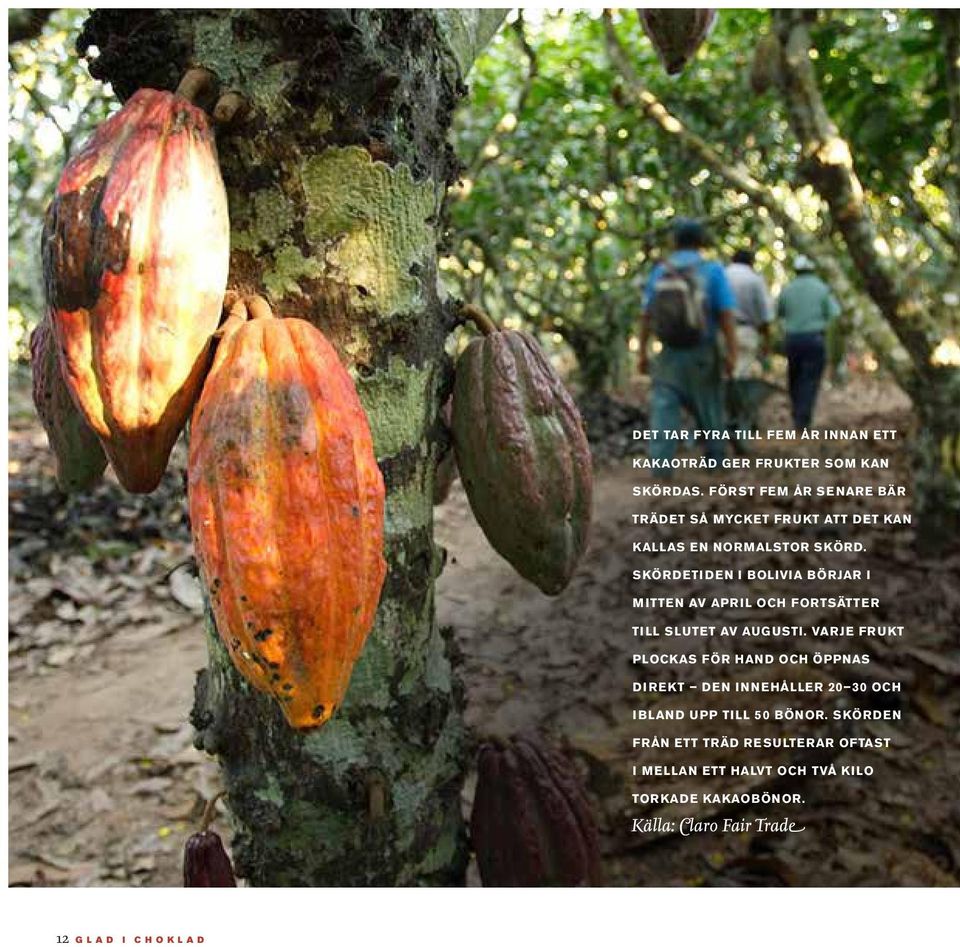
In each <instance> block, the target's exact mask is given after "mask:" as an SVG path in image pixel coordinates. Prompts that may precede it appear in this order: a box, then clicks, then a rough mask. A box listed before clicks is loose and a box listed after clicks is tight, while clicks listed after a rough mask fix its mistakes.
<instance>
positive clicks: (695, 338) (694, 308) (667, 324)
mask: <svg viewBox="0 0 960 947" xmlns="http://www.w3.org/2000/svg"><path fill="white" fill-rule="evenodd" d="M698 269H699V268H698V267H697V266H696V265H694V266H684V267H676V266H673V265H672V264H670V263H664V264H663V271H662V272H661V273H660V276H659V277H658V279H657V281H656V282H655V283H654V286H653V298H652V300H651V301H650V306H649V310H648V311H649V314H650V326H651V328H652V329H653V333H654V335H656V336H657V338H658V339H660V341H661V342H662V343H663V344H664V345H669V346H672V347H673V348H678V349H687V348H692V347H693V346H695V345H699V343H700V342H702V341H703V339H704V334H705V331H706V326H707V297H706V293H705V292H704V288H703V283H702V282H701V280H700V274H699V272H698Z"/></svg>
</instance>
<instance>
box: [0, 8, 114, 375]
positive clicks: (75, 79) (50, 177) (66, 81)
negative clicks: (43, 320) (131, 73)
mask: <svg viewBox="0 0 960 947" xmlns="http://www.w3.org/2000/svg"><path fill="white" fill-rule="evenodd" d="M16 12H25V11H11V18H12V17H13V16H14V14H15V13H16ZM86 15H87V11H86V10H82V9H74V10H55V11H54V12H53V13H52V14H51V15H50V17H49V19H47V20H46V22H45V23H44V24H43V27H42V29H41V31H40V33H39V35H37V36H32V37H30V38H28V39H24V40H21V41H19V42H11V44H10V49H9V58H8V69H9V74H8V82H9V94H8V100H7V105H8V110H9V111H8V115H7V128H8V134H9V152H8V154H9V157H8V165H7V188H8V192H9V203H8V205H7V206H8V210H7V225H8V230H7V240H8V261H9V262H8V266H9V272H8V285H9V292H10V301H9V316H8V349H9V354H10V356H11V357H12V358H17V357H23V356H24V353H25V351H26V344H27V339H28V336H29V332H30V329H32V328H33V326H34V325H36V323H37V321H38V320H39V318H40V315H41V313H42V310H43V276H42V273H41V267H40V232H41V230H42V229H43V215H44V212H45V211H46V208H47V204H49V203H50V198H51V197H52V196H53V192H54V189H55V188H56V186H57V180H58V178H59V177H60V171H61V170H62V168H63V164H64V162H65V161H66V160H67V158H68V157H69V156H70V155H72V154H73V153H74V151H75V150H76V149H77V147H78V146H80V145H82V143H83V141H84V140H85V139H86V138H87V136H88V135H89V134H90V133H91V131H92V130H93V129H94V128H95V127H96V126H97V125H98V124H99V123H100V122H101V121H103V119H104V118H106V116H107V115H108V114H109V113H110V112H111V111H113V110H114V109H116V108H117V107H118V106H119V103H117V102H116V101H115V100H114V97H113V94H112V91H111V89H110V87H109V86H104V85H103V83H101V82H97V81H96V80H94V79H91V78H90V75H89V73H88V72H87V69H86V65H85V63H84V62H83V61H82V60H80V59H78V58H77V53H76V39H77V35H78V34H79V32H80V28H81V26H82V24H83V21H84V19H85V18H86ZM14 25H15V24H14V22H13V20H12V19H11V36H14V35H16V33H15V31H14V29H13V27H14Z"/></svg>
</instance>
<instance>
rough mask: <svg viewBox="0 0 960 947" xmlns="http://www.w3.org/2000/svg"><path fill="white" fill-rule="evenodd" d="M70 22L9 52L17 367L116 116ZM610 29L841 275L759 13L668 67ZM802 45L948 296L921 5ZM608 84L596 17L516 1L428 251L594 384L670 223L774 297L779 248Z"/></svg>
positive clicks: (622, 20) (485, 64)
mask: <svg viewBox="0 0 960 947" xmlns="http://www.w3.org/2000/svg"><path fill="white" fill-rule="evenodd" d="M21 12H22V11H21ZM85 15H86V11H84V10H58V11H55V12H54V13H53V14H52V15H51V16H50V17H49V18H48V19H47V20H46V22H45V23H44V24H43V26H42V29H41V30H40V32H39V33H38V34H37V35H35V36H32V37H29V38H27V39H24V40H21V41H19V42H12V43H11V45H10V49H9V89H10V95H9V134H10V157H9V168H8V178H9V193H10V202H9V241H10V244H9V251H10V272H9V282H10V312H9V327H10V331H9V340H10V341H9V348H10V355H11V357H13V358H18V357H19V358H22V357H23V353H24V350H25V343H26V338H27V335H28V332H29V329H30V327H31V326H32V325H33V324H35V322H36V321H37V319H38V318H39V315H40V312H41V309H42V305H43V294H42V279H41V273H40V260H39V236H40V230H41V227H42V218H43V212H44V209H45V207H46V205H47V203H48V201H49V199H50V196H51V194H52V192H53V189H54V187H55V184H56V180H57V177H58V175H59V172H60V169H61V167H62V165H63V162H64V161H65V159H66V157H67V156H68V155H70V154H71V153H73V152H74V151H75V150H76V148H77V146H78V145H79V144H80V143H81V142H82V141H83V140H84V138H85V137H86V136H87V135H88V134H89V132H90V130H91V129H92V128H93V127H94V126H95V125H96V124H97V123H98V122H100V121H102V120H103V118H104V117H105V116H106V115H107V114H109V112H110V111H111V110H112V109H114V108H116V107H117V103H116V101H115V99H114V97H113V95H112V92H111V90H110V88H109V86H103V85H102V84H101V83H99V82H96V81H94V80H92V79H91V78H90V77H89V74H88V72H87V69H86V64H85V63H84V62H83V61H82V60H79V59H78V58H77V55H76V50H75V41H76V37H77V34H78V32H79V29H80V27H81V25H82V22H83V19H84V17H85ZM614 26H615V30H616V33H617V36H618V38H619V39H620V41H621V43H622V45H623V46H624V47H625V49H626V50H627V52H628V54H629V57H630V59H631V61H632V63H633V65H634V67H635V69H636V70H637V72H638V73H639V75H640V77H641V78H642V81H643V82H644V84H645V85H646V87H647V89H648V90H649V92H650V93H651V94H652V95H653V96H655V97H656V99H658V100H659V101H660V102H661V103H662V104H663V106H664V107H665V108H666V109H667V111H668V112H669V114H670V115H671V116H674V117H675V118H676V120H677V121H678V122H679V123H681V124H682V126H683V127H684V129H685V130H687V131H689V132H691V133H695V134H696V135H698V136H700V137H701V138H702V139H704V140H705V141H706V142H708V143H709V145H710V146H711V147H712V148H713V149H714V151H715V152H716V153H717V154H718V155H719V156H720V157H721V159H722V160H723V162H724V163H726V164H728V165H729V166H730V167H735V168H738V169H743V170H745V171H747V172H749V174H751V175H752V176H753V177H755V178H756V179H758V180H760V181H761V182H763V183H764V184H765V185H766V186H767V187H768V188H770V189H771V191H772V193H773V194H774V195H775V196H776V198H777V200H778V201H779V202H780V203H781V204H782V205H783V207H784V209H785V210H787V211H788V212H789V213H790V214H791V215H792V216H793V217H794V218H796V219H797V220H800V221H801V222H802V224H803V225H804V227H806V228H808V229H809V231H810V232H811V233H813V234H817V235H819V237H820V238H821V239H822V241H823V244H824V246H826V247H828V248H830V252H835V254H836V257H837V260H838V262H839V263H840V264H841V265H842V266H844V267H845V268H846V269H847V270H849V272H850V274H851V276H852V277H855V273H854V271H853V268H852V267H851V266H850V263H849V261H848V259H847V256H846V253H845V251H844V250H843V248H842V246H841V245H839V244H838V243H836V242H835V240H834V238H833V237H832V236H831V228H830V225H829V220H828V217H827V214H826V211H825V208H824V207H823V206H822V203H821V201H820V200H819V198H817V196H816V195H815V194H814V192H813V191H812V189H811V188H810V187H809V186H807V185H805V184H804V183H803V182H802V181H800V179H799V176H798V172H797V158H798V146H797V143H796V141H795V140H794V138H793V136H792V134H791V132H790V129H789V125H788V123H787V119H786V115H785V112H784V109H783V107H782V105H781V102H780V100H779V97H778V92H777V90H776V89H775V88H774V89H772V90H771V91H768V92H765V93H762V94H758V93H757V92H755V91H753V89H752V87H751V82H750V76H751V69H752V64H753V61H754V55H755V47H756V45H757V41H758V39H759V38H760V37H762V36H763V35H764V34H765V33H766V32H768V30H769V15H768V13H767V12H766V11H763V10H723V11H722V12H721V14H720V16H719V20H718V24H717V27H716V29H715V30H714V31H713V33H712V34H711V36H710V38H709V40H708V41H707V43H706V44H705V45H704V46H703V47H702V48H701V50H700V52H699V53H698V55H697V57H696V59H695V61H694V62H693V63H691V64H690V65H689V66H688V67H687V69H686V70H685V71H684V72H683V73H682V74H681V75H680V76H679V77H677V78H673V79H671V78H668V77H667V76H666V75H665V74H664V73H663V71H662V69H661V68H660V66H659V64H658V62H657V60H656V57H655V54H654V52H653V49H652V47H651V46H650V43H649V41H648V40H647V38H646V37H645V36H644V34H643V32H642V30H641V28H640V25H639V22H638V19H637V17H636V15H635V13H634V11H632V10H627V11H621V12H620V13H615V14H614ZM12 35H14V34H13V33H12ZM814 40H815V44H816V49H815V53H816V66H817V70H818V75H819V78H820V82H821V88H822V92H823V95H824V99H825V101H826V105H827V107H828V109H829V110H830V112H831V114H832V115H833V117H834V118H835V120H836V121H837V123H838V125H839V126H840V130H841V133H842V134H843V135H844V136H845V137H846V138H847V140H848V141H849V142H850V145H851V149H852V151H853V153H854V157H855V161H856V164H857V168H858V170H859V171H860V174H861V177H862V179H863V182H864V185H865V186H866V187H867V188H868V197H869V200H870V202H871V207H872V209H873V211H874V214H875V216H876V219H877V222H878V225H879V228H880V231H881V233H882V235H883V239H884V240H885V241H886V242H887V244H888V246H887V252H889V253H890V254H893V255H894V256H895V257H896V258H897V259H898V260H902V261H903V265H904V267H905V268H906V269H907V270H909V271H910V272H913V273H915V274H917V278H922V279H924V280H933V281H935V282H936V284H937V285H938V286H940V287H941V288H942V289H943V291H944V292H951V291H955V290H956V289H957V286H956V279H957V274H956V266H955V264H954V263H952V260H953V259H955V258H954V257H951V256H950V255H949V254H948V253H947V252H946V250H947V248H948V245H949V242H950V240H951V234H950V233H949V225H948V221H949V219H950V218H949V213H948V208H947V205H946V201H947V197H946V189H945V187H944V181H943V175H944V173H945V171H944V168H945V162H944V155H945V154H946V153H947V151H948V149H947V127H948V125H949V107H948V101H947V92H946V87H945V82H944V77H943V70H942V69H941V68H940V66H939V63H940V59H939V58H938V43H939V36H938V32H937V29H936V21H935V11H923V10H841V11H824V13H823V14H822V15H821V17H820V19H819V21H818V23H817V24H816V26H815V29H814ZM622 81H623V80H622V77H621V76H620V75H619V74H618V72H617V71H616V69H615V68H614V67H613V66H612V65H611V60H610V57H609V54H608V49H607V43H606V39H605V35H604V27H603V23H602V20H601V18H600V14H599V11H598V10H592V11H574V12H571V11H550V10H547V11H544V10H536V11H526V12H525V13H518V12H516V11H515V12H514V13H512V14H511V15H510V17H509V20H508V22H507V23H506V24H505V25H504V27H503V29H502V30H501V31H500V33H499V34H498V36H497V37H496V38H495V39H494V41H493V42H492V43H491V45H490V47H489V49H488V50H487V52H486V53H485V54H484V55H483V56H482V57H481V58H480V59H479V60H478V62H477V64H476V66H475V67H474V70H473V72H472V73H471V76H470V80H469V85H470V97H469V100H468V102H466V103H465V104H464V106H463V107H462V108H461V109H460V112H459V115H458V120H457V124H456V130H455V139H456V140H455V145H456V148H457V151H458V154H459V155H460V158H461V161H462V162H463V173H462V181H461V183H460V185H459V186H458V187H456V188H454V189H453V190H452V191H451V195H450V202H449V207H448V215H449V233H448V242H447V246H446V248H445V256H444V257H443V258H442V261H441V266H442V273H443V278H444V279H445V281H446V282H447V283H448V287H449V289H450V290H451V291H452V292H454V293H457V294H458V295H461V296H463V297H464V298H466V299H469V300H471V301H474V302H476V303H478V304H479V305H481V306H483V307H484V308H486V309H487V310H488V311H489V312H490V313H491V314H492V315H493V316H494V317H495V318H497V319H498V320H500V321H503V322H504V323H506V324H507V325H519V324H521V323H523V324H525V325H527V326H528V327H531V328H534V329H536V330H538V331H539V332H540V333H542V336H543V338H544V341H546V342H548V343H550V342H552V343H553V344H554V346H555V351H557V352H558V353H568V355H569V356H570V364H571V366H573V367H575V369H576V372H577V374H578V377H579V380H580V382H581V383H582V384H583V385H584V386H585V387H587V388H590V389H599V388H604V387H614V388H615V387H618V386H621V385H622V384H624V383H625V382H626V381H627V379H628V377H629V371H628V370H629V365H630V362H631V361H632V359H631V358H630V356H629V351H630V348H629V347H630V344H631V337H632V333H633V331H634V326H635V323H636V319H637V316H638V314H639V311H638V299H639V297H640V293H641V290H642V285H643V280H644V277H645V274H646V273H647V272H649V269H650V266H651V260H652V258H655V257H657V256H658V255H659V254H661V253H662V252H663V251H664V250H665V249H666V248H667V247H668V237H669V227H670V222H671V220H672V219H673V218H674V217H675V216H677V215H684V216H692V217H697V218H700V219H702V220H705V221H706V222H707V223H708V224H709V226H710V229H711V231H712V233H713V234H714V236H715V250H716V252H717V253H718V254H719V255H720V256H721V257H722V258H727V257H729V255H730V254H732V252H733V251H734V250H736V249H737V248H740V247H747V246H750V247H753V248H754V249H756V251H757V257H758V264H759V266H760V268H761V270H762V271H763V272H764V274H765V276H766V277H767V279H768V281H769V282H770V284H771V285H772V286H773V287H774V288H776V287H778V286H779V285H781V284H782V282H783V280H784V278H785V276H786V275H787V274H788V272H789V262H790V257H791V252H792V251H791V248H790V247H789V246H788V245H787V242H786V239H785V235H784V232H783V230H782V229H781V228H780V227H779V226H778V225H777V224H776V222H775V221H774V220H772V219H771V216H770V214H769V213H768V212H767V210H766V209H765V208H763V207H757V206H754V205H753V204H752V203H751V202H750V201H749V200H748V199H747V198H746V197H745V196H744V195H743V194H741V193H739V192H738V191H737V190H736V189H735V188H733V187H731V185H730V184H729V183H728V181H727V180H725V179H724V178H723V177H722V176H721V175H718V174H717V173H715V172H714V171H711V170H710V169H709V168H708V167H705V166H704V163H703V161H702V160H701V159H700V158H699V157H697V155H696V154H695V152H694V151H692V150H691V149H690V148H689V147H688V146H687V145H686V144H685V143H684V140H683V135H682V134H671V133H670V132H669V131H666V130H664V128H663V127H662V126H661V125H658V124H657V123H656V122H653V121H651V120H650V118H649V117H648V116H646V115H644V114H643V113H642V112H641V111H639V110H638V109H636V108H635V107H632V106H630V105H629V104H623V105H621V104H619V103H621V102H623V98H622V96H621V95H620V94H619V90H620V88H621V86H622ZM941 249H942V250H943V251H944V252H943V253H941V252H939V250H941ZM855 281H856V280H855V279H854V282H855ZM851 324H855V323H851ZM633 344H634V345H635V342H634V343H633Z"/></svg>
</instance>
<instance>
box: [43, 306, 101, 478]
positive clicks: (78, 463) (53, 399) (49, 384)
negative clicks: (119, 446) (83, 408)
mask: <svg viewBox="0 0 960 947" xmlns="http://www.w3.org/2000/svg"><path fill="white" fill-rule="evenodd" d="M30 364H31V369H32V370H33V403H34V405H35V406H36V409H37V414H38V415H39V416H40V421H41V423H42V424H43V429H44V430H45V431H46V432H47V440H48V441H49V442H50V449H51V450H52V451H53V454H54V456H55V457H56V459H57V485H58V486H59V487H60V489H61V490H63V492H64V493H70V492H72V491H74V490H87V489H89V488H90V487H93V486H95V485H96V484H98V483H99V482H100V478H101V477H102V476H103V471H104V469H105V468H106V466H107V457H106V455H105V454H104V452H103V447H102V446H101V444H100V441H99V440H98V439H97V435H96V434H94V433H93V431H91V430H90V426H89V425H88V424H87V422H86V421H85V420H84V419H83V415H82V414H80V412H79V411H78V410H77V406H76V405H75V404H74V403H73V399H72V398H71V397H70V392H69V391H68V390H67V386H66V384H64V381H63V374H62V373H61V371H60V360H59V359H58V358H57V348H56V342H55V341H54V338H53V329H52V327H51V325H50V319H49V317H46V316H45V317H44V319H43V321H42V322H41V323H40V324H39V325H38V326H37V327H36V329H34V330H33V333H32V334H31V336H30Z"/></svg>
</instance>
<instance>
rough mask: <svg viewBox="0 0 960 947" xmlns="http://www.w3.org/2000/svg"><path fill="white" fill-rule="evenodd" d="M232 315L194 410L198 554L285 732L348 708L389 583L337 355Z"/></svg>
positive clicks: (218, 613)
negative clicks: (357, 668)
mask: <svg viewBox="0 0 960 947" xmlns="http://www.w3.org/2000/svg"><path fill="white" fill-rule="evenodd" d="M251 311H252V312H253V313H254V315H257V316H258V317H257V318H254V319H253V320H251V321H245V319H244V318H242V316H238V315H231V317H230V319H228V320H227V323H226V325H225V327H224V331H223V337H222V338H221V340H220V343H219V346H218V348H217V353H216V357H215V359H214V363H213V367H212V368H211V370H210V374H209V376H208V377H207V381H206V384H205V385H204V388H203V393H202V394H201V396H200V400H199V401H198V402H197V406H196V408H195V410H194V413H193V422H192V425H191V430H190V456H189V496H190V520H191V523H192V525H193V533H194V545H195V548H196V553H197V558H198V560H199V562H200V567H201V569H202V571H203V575H204V578H205V579H206V583H207V586H208V588H209V589H210V599H211V603H212V606H213V613H214V616H215V618H216V624H217V630H218V632H219V633H220V637H221V638H222V639H223V641H224V644H225V645H226V647H227V650H228V651H229V653H230V657H231V658H232V659H233V663H234V664H235V665H236V667H237V669H238V670H239V671H240V673H241V674H243V676H244V677H245V678H246V679H247V680H248V681H250V682H251V683H252V684H253V685H254V686H255V687H257V688H259V689H260V690H262V691H265V692H267V693H269V694H272V695H273V696H274V697H275V698H276V699H277V700H278V701H279V702H280V706H281V707H282V708H283V712H284V714H285V715H286V717H287V720H288V721H289V723H290V724H291V725H292V726H294V727H316V726H319V725H321V724H323V723H325V722H326V721H327V720H329V719H330V717H331V715H332V714H333V712H334V710H335V709H336V707H337V706H338V705H339V704H340V703H341V701H342V700H343V697H344V694H345V693H346V690H347V685H348V683H349V681H350V674H351V671H352V670H353V665H354V662H355V661H356V660H357V657H358V656H359V654H360V651H361V649H362V648H363V644H364V642H365V641H366V638H367V635H368V634H369V631H370V628H371V626H372V624H373V620H374V616H375V614H376V610H377V604H378V602H379V598H380V590H381V587H382V585H383V579H384V576H385V574H386V563H385V562H384V558H383V513H384V486H383V477H382V476H381V474H380V470H379V468H378V467H377V462H376V458H375V457H374V453H373V442H372V438H371V435H370V428H369V426H368V424H367V418H366V415H365V414H364V411H363V408H362V406H361V404H360V399H359V398H358V397H357V392H356V390H355V388H354V385H353V382H352V380H351V379H350V376H349V374H348V373H347V371H346V369H345V368H344V367H343V365H342V364H341V363H340V360H339V358H338V357H337V353H336V352H335V351H334V349H333V347H332V346H331V345H330V343H329V342H327V340H326V339H325V338H324V337H323V334H322V333H321V332H320V331H319V330H318V329H316V328H314V327H313V326H312V325H310V324H309V323H308V322H304V321H303V320H302V319H276V318H274V317H273V316H272V315H271V314H269V309H268V308H266V304H265V303H264V302H263V301H262V300H257V301H255V302H252V303H251Z"/></svg>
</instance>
